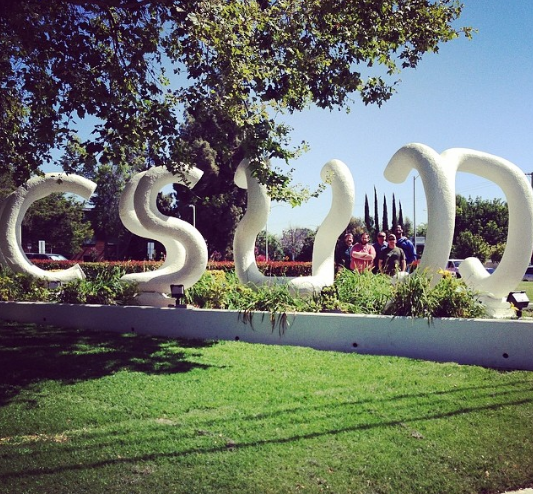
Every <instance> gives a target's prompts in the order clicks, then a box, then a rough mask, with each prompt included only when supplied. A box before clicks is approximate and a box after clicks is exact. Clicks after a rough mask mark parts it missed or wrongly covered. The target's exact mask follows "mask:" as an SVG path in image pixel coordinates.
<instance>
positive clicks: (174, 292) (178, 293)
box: [170, 285, 185, 307]
mask: <svg viewBox="0 0 533 494" xmlns="http://www.w3.org/2000/svg"><path fill="white" fill-rule="evenodd" d="M170 295H171V296H172V298H175V299H176V307H185V304H184V303H183V300H184V299H185V287H184V286H183V285H170Z"/></svg>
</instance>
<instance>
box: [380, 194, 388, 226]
mask: <svg viewBox="0 0 533 494" xmlns="http://www.w3.org/2000/svg"><path fill="white" fill-rule="evenodd" d="M381 225H382V228H383V231H384V232H386V231H388V229H389V212H388V210H387V198H386V197H385V196H383V220H382V221H381Z"/></svg>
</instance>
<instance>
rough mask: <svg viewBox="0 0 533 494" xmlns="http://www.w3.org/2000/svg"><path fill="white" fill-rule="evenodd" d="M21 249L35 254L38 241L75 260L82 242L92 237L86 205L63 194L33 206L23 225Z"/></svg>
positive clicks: (52, 196)
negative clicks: (28, 249)
mask: <svg viewBox="0 0 533 494" xmlns="http://www.w3.org/2000/svg"><path fill="white" fill-rule="evenodd" d="M21 230H22V245H23V246H24V247H25V248H28V247H29V246H31V249H32V250H34V251H35V249H36V247H37V244H38V242H39V240H44V241H45V242H46V246H47V250H48V251H50V250H53V251H54V252H55V253H59V254H63V255H64V256H66V257H72V256H73V255H75V254H77V253H78V252H79V251H80V250H81V247H82V244H83V241H84V240H87V239H89V238H91V237H92V235H93V231H92V229H91V227H90V224H89V223H87V221H85V217H84V211H83V204H82V203H80V202H78V201H76V200H74V199H72V198H69V197H64V196H63V195H62V194H51V195H49V196H47V197H45V198H43V199H40V200H39V201H36V202H35V203H33V204H32V205H31V206H30V208H29V209H28V211H27V212H26V215H25V216H24V220H23V221H22V229H21Z"/></svg>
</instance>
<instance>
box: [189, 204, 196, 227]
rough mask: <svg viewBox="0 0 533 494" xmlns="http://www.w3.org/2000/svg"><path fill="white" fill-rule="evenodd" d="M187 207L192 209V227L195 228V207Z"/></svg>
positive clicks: (192, 205) (191, 205) (190, 205)
mask: <svg viewBox="0 0 533 494" xmlns="http://www.w3.org/2000/svg"><path fill="white" fill-rule="evenodd" d="M189 207H190V208H192V226H193V227H194V228H196V206H195V205H194V204H189Z"/></svg>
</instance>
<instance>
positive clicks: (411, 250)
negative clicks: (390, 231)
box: [395, 225, 416, 269]
mask: <svg viewBox="0 0 533 494" xmlns="http://www.w3.org/2000/svg"><path fill="white" fill-rule="evenodd" d="M395 233H396V246H397V247H400V249H402V250H403V251H404V252H405V261H406V263H407V269H409V266H411V264H413V262H415V261H416V250H415V246H414V245H413V242H411V241H410V240H409V239H408V238H407V237H405V236H404V234H403V228H402V225H396V229H395Z"/></svg>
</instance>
